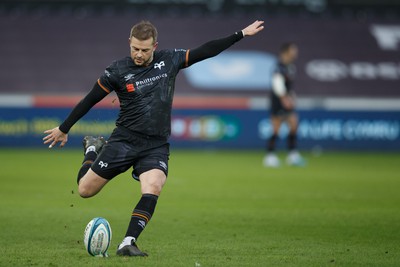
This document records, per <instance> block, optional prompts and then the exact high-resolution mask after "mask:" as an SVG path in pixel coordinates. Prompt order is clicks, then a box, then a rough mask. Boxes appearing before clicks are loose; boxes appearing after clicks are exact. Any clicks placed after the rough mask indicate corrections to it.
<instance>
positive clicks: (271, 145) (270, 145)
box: [267, 134, 278, 152]
mask: <svg viewBox="0 0 400 267" xmlns="http://www.w3.org/2000/svg"><path fill="white" fill-rule="evenodd" d="M276 139H278V135H277V134H273V135H272V136H271V138H270V139H269V141H268V145H267V151H268V152H274V151H275V144H276Z"/></svg>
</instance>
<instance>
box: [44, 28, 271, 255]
mask: <svg viewBox="0 0 400 267" xmlns="http://www.w3.org/2000/svg"><path fill="white" fill-rule="evenodd" d="M263 23H264V22H263V21H258V20H257V21H255V22H254V23H253V24H251V25H249V26H247V27H246V28H244V29H243V30H241V31H238V32H235V33H234V34H231V35H229V36H227V37H225V38H221V39H218V40H214V41H210V42H207V43H205V44H203V45H201V46H200V47H198V48H195V49H188V50H186V49H173V50H161V51H158V50H156V49H157V45H158V42H157V29H156V28H155V27H154V26H153V25H152V24H151V23H150V22H148V21H142V22H140V23H138V24H136V25H134V26H133V27H132V29H131V33H130V37H129V46H130V51H131V53H130V57H125V58H123V59H120V60H116V61H114V62H113V63H112V64H111V65H110V66H108V67H107V68H106V70H105V72H104V73H103V75H101V76H100V78H99V79H98V80H97V82H96V83H95V84H94V86H93V89H92V90H91V91H90V92H89V93H88V94H87V95H86V96H85V97H84V98H83V99H82V100H81V101H80V102H79V103H78V104H77V105H76V106H75V108H74V109H73V110H72V111H71V113H70V114H69V116H68V117H67V118H66V120H65V121H64V122H63V123H62V124H61V125H60V126H58V127H56V128H53V129H50V130H46V131H45V132H44V133H45V134H47V135H46V136H45V137H44V138H43V140H44V144H49V148H52V147H54V146H55V145H56V144H57V143H58V142H60V146H61V147H63V146H64V145H65V144H66V142H67V141H68V132H69V130H70V129H71V127H72V126H73V125H74V124H75V123H76V122H77V121H78V120H79V119H80V118H81V117H82V116H84V115H85V114H86V113H87V112H88V111H89V110H90V109H91V108H92V107H93V106H94V105H95V104H96V103H97V102H99V101H100V100H102V99H103V98H104V97H105V96H107V95H108V94H109V93H110V92H111V91H115V92H116V94H117V96H118V99H119V101H120V111H119V116H118V118H117V121H116V128H115V129H114V131H113V133H112V134H111V136H110V138H109V139H108V141H107V142H106V141H105V140H104V139H103V138H102V137H99V138H96V137H91V136H87V137H85V138H84V139H83V147H84V160H83V163H82V167H81V169H80V170H79V173H78V178H77V182H78V189H79V194H80V196H81V197H83V198H88V197H92V196H94V195H96V194H97V193H98V192H99V191H100V190H101V189H102V188H103V187H104V186H105V185H106V184H107V183H108V182H109V181H110V180H111V179H113V178H114V177H115V176H117V175H118V174H120V173H123V172H125V171H127V170H128V169H129V168H131V167H133V171H132V176H133V178H134V179H136V180H138V181H139V182H140V185H141V193H142V196H141V198H140V200H139V202H138V203H137V205H136V207H135V208H134V210H133V213H132V216H131V219H130V222H129V225H128V229H127V232H126V235H125V238H124V239H123V241H122V243H121V244H120V245H119V246H118V249H117V255H122V256H147V254H146V253H144V252H142V251H141V250H139V248H138V247H137V245H136V241H137V240H138V237H139V235H140V233H141V232H142V231H143V229H144V228H145V226H146V225H147V224H148V222H149V221H150V219H151V217H152V216H153V213H154V210H155V207H156V204H157V200H158V197H159V195H160V193H161V190H162V188H163V186H164V183H165V182H166V178H167V175H168V158H169V143H168V138H169V136H170V134H171V108H172V99H173V95H174V86H175V77H176V75H177V74H178V72H179V71H180V70H181V69H183V68H186V67H189V66H191V65H193V64H195V63H196V62H199V61H201V60H204V59H207V58H210V57H213V56H216V55H218V54H219V53H221V52H222V51H224V50H225V49H227V48H229V47H230V46H232V45H233V44H234V43H236V42H238V41H240V40H241V39H243V38H244V37H245V36H252V35H255V34H257V33H258V32H260V31H261V30H262V29H263V28H264V26H263Z"/></svg>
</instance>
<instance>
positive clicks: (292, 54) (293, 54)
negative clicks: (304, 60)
mask: <svg viewBox="0 0 400 267" xmlns="http://www.w3.org/2000/svg"><path fill="white" fill-rule="evenodd" d="M298 55H299V50H298V49H297V46H295V45H292V46H291V47H290V49H289V50H288V51H287V58H288V61H289V63H293V62H294V61H295V60H296V59H297V57H298Z"/></svg>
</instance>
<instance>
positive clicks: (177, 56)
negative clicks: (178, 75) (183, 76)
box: [171, 49, 189, 69]
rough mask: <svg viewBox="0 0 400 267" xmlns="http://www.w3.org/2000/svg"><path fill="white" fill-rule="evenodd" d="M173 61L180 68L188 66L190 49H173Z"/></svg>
mask: <svg viewBox="0 0 400 267" xmlns="http://www.w3.org/2000/svg"><path fill="white" fill-rule="evenodd" d="M171 56H172V62H173V64H174V65H175V66H176V67H177V68H178V69H183V68H186V67H188V66H189V65H188V60H189V50H186V49H174V50H172V51H171Z"/></svg>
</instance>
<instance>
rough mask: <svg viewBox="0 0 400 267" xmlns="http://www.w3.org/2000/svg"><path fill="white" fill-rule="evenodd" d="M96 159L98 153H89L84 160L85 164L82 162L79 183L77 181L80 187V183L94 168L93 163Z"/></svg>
mask: <svg viewBox="0 0 400 267" xmlns="http://www.w3.org/2000/svg"><path fill="white" fill-rule="evenodd" d="M96 158H97V153H96V152H94V151H89V152H88V153H86V154H85V158H84V159H83V162H82V167H81V168H80V169H79V172H78V177H77V181H76V182H77V183H78V185H79V181H80V180H81V178H82V177H83V176H84V175H85V174H86V173H87V171H88V170H89V169H90V167H91V166H92V163H93V162H94V161H95V160H96Z"/></svg>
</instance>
